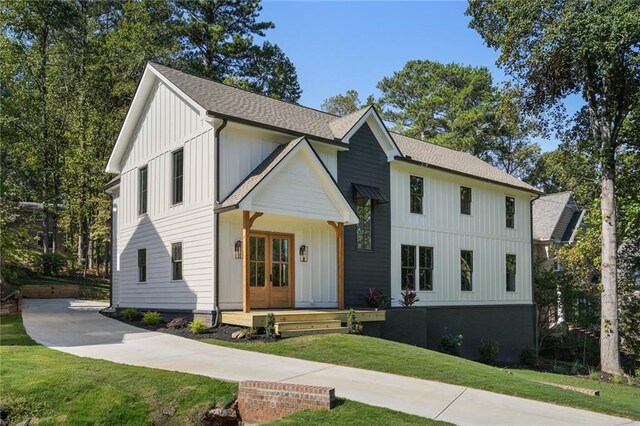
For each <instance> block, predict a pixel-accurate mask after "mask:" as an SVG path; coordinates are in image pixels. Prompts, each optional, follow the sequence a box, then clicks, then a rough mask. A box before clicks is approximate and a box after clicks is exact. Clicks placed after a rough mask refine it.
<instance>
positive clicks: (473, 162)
mask: <svg viewBox="0 0 640 426" xmlns="http://www.w3.org/2000/svg"><path fill="white" fill-rule="evenodd" d="M150 65H151V66H152V67H153V68H154V69H156V70H157V71H158V72H159V73H160V74H162V75H163V76H164V77H165V78H167V79H168V80H169V81H171V83H173V84H174V85H175V86H177V87H178V88H179V89H180V90H182V91H183V92H184V93H185V94H186V95H187V96H189V97H190V98H192V99H193V100H194V101H195V102H196V103H197V104H199V105H200V106H201V107H202V108H204V109H206V110H207V111H209V112H211V113H212V114H214V115H216V114H217V115H220V116H225V117H230V118H236V119H238V120H243V121H248V122H251V123H255V124H258V125H264V126H268V127H272V128H277V129H281V130H283V131H287V132H290V133H294V134H297V135H307V136H310V137H312V138H313V137H315V138H318V139H323V140H330V141H336V142H340V140H341V139H342V138H343V137H344V136H345V135H346V133H347V132H348V131H349V130H351V128H352V127H353V125H355V124H356V123H357V121H358V120H359V119H360V117H362V115H363V114H364V113H365V112H366V111H367V110H368V109H369V108H363V109H361V110H359V111H356V112H354V113H352V114H349V115H346V116H344V117H338V116H335V115H333V114H329V113H326V112H323V111H318V110H315V109H312V108H307V107H303V106H300V105H296V104H292V103H288V102H284V101H280V100H278V99H273V98H270V97H268V96H263V95H259V94H256V93H252V92H249V91H246V90H243V89H239V88H236V87H232V86H227V85H225V84H221V83H216V82H214V81H211V80H207V79H205V78H201V77H196V76H193V75H190V74H186V73H184V72H181V71H178V70H175V69H173V68H169V67H166V66H163V65H158V64H154V63H152V64H150ZM391 135H392V137H393V139H394V141H395V142H396V144H397V145H398V148H399V149H400V151H401V154H402V156H403V157H408V156H410V157H411V158H412V159H413V160H415V161H418V162H421V163H426V164H427V165H431V166H434V167H436V168H440V169H444V170H449V171H451V172H453V173H458V174H464V175H468V176H470V177H474V178H479V179H483V180H488V181H491V182H494V183H498V184H502V185H507V186H511V187H515V188H519V189H522V190H525V191H531V192H539V191H538V190H537V189H535V188H534V187H533V186H531V185H529V184H527V183H525V182H522V181H521V180H519V179H517V178H515V177H513V176H511V175H509V174H507V173H505V172H503V171H501V170H500V169H498V168H496V167H493V166H492V165H490V164H488V163H486V162H484V161H482V160H480V159H478V158H476V157H474V156H472V155H470V154H467V153H463V152H459V151H455V150H452V149H449V148H445V147H442V146H439V145H435V144H432V143H428V142H424V141H421V140H419V139H414V138H410V137H407V136H403V135H400V134H397V133H391Z"/></svg>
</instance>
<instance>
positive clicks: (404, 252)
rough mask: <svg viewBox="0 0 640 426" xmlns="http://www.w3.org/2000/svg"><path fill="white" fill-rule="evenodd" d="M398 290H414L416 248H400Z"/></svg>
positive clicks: (403, 246)
mask: <svg viewBox="0 0 640 426" xmlns="http://www.w3.org/2000/svg"><path fill="white" fill-rule="evenodd" d="M401 256H402V259H401V268H400V269H401V271H400V273H401V276H400V288H402V289H405V288H410V289H412V290H415V288H416V246H407V245H402V246H401Z"/></svg>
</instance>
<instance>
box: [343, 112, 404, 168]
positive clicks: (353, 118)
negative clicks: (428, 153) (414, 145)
mask: <svg viewBox="0 0 640 426" xmlns="http://www.w3.org/2000/svg"><path fill="white" fill-rule="evenodd" d="M365 123H366V124H368V125H369V128H370V129H371V132H372V133H373V135H374V136H375V137H376V139H377V140H378V143H379V144H380V148H382V150H383V151H384V153H385V154H386V155H387V160H388V161H391V160H393V159H394V158H395V157H397V156H399V155H402V153H401V152H400V149H399V148H398V145H396V143H395V141H394V140H393V138H392V137H391V134H390V133H389V130H387V127H386V126H385V125H384V123H383V122H382V119H381V118H380V115H379V114H378V112H377V111H376V109H375V108H374V107H373V106H370V107H368V108H366V109H364V110H360V111H356V112H355V113H353V114H349V115H347V116H345V117H342V118H341V119H339V120H337V122H334V123H333V127H332V129H333V130H334V131H340V132H344V129H346V128H347V126H349V125H351V127H350V128H349V129H348V130H347V131H346V132H344V134H342V135H340V136H339V137H340V139H341V140H342V141H343V142H346V143H350V140H351V137H352V136H353V135H355V134H356V132H357V131H358V130H359V129H360V128H361V127H362V126H363V125H364V124H365Z"/></svg>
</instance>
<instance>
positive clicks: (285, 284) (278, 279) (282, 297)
mask: <svg viewBox="0 0 640 426" xmlns="http://www.w3.org/2000/svg"><path fill="white" fill-rule="evenodd" d="M292 253H293V236H292V235H288V234H270V233H262V232H252V233H251V235H250V237H249V300H250V305H251V308H258V309H259V308H290V307H292V303H291V301H292V300H293V297H292V293H293V285H294V283H293V265H292V259H293V256H292Z"/></svg>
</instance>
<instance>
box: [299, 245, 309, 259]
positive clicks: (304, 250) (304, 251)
mask: <svg viewBox="0 0 640 426" xmlns="http://www.w3.org/2000/svg"><path fill="white" fill-rule="evenodd" d="M308 251H309V247H307V246H306V245H304V244H303V245H301V246H300V262H306V261H307V255H308Z"/></svg>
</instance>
